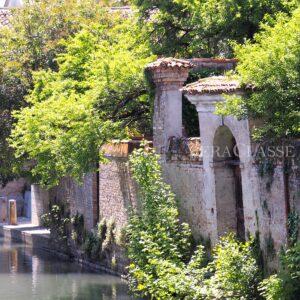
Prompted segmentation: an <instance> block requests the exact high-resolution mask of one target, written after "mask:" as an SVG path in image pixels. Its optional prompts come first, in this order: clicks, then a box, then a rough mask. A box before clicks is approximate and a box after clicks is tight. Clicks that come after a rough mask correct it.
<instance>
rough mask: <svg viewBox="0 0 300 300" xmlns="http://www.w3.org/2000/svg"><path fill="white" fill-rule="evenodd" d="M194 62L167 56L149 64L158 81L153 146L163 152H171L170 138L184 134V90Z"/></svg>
mask: <svg viewBox="0 0 300 300" xmlns="http://www.w3.org/2000/svg"><path fill="white" fill-rule="evenodd" d="M192 67H193V65H192V64H191V63H190V62H188V61H186V60H179V59H174V58H164V59H159V60H158V61H156V62H154V63H152V64H149V65H148V66H147V68H146V70H147V71H149V72H150V73H151V76H152V80H153V82H154V84H155V87H156V90H155V101H154V117H153V145H154V147H155V149H156V151H157V153H159V154H165V153H166V152H167V147H168V142H169V139H170V137H181V136H182V92H181V88H182V87H183V85H184V83H185V81H186V80H187V77H188V73H189V70H190V69H191V68H192Z"/></svg>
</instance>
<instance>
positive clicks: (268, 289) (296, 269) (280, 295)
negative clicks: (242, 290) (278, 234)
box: [260, 243, 300, 300]
mask: <svg viewBox="0 0 300 300" xmlns="http://www.w3.org/2000/svg"><path fill="white" fill-rule="evenodd" d="M280 260H281V267H280V270H279V272H278V275H273V276H270V277H269V278H267V279H265V280H264V281H263V282H262V283H261V285H260V290H261V293H262V295H263V296H264V297H265V298H266V299H267V300H269V299H272V300H280V299H284V300H296V299H299V295H300V243H297V244H295V245H294V246H292V247H291V248H289V249H287V250H286V251H285V252H283V254H282V255H281V258H280Z"/></svg>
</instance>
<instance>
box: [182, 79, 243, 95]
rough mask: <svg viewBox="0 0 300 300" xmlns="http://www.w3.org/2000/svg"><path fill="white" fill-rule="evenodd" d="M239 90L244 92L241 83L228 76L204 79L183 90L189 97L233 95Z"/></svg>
mask: <svg viewBox="0 0 300 300" xmlns="http://www.w3.org/2000/svg"><path fill="white" fill-rule="evenodd" d="M239 90H242V89H241V85H240V82H239V81H238V80H237V79H232V78H229V77H226V76H212V77H207V78H203V79H200V80H198V81H197V82H194V83H191V84H188V85H186V86H185V87H184V88H183V89H182V91H183V93H184V94H189V95H201V94H221V93H232V92H236V91H239Z"/></svg>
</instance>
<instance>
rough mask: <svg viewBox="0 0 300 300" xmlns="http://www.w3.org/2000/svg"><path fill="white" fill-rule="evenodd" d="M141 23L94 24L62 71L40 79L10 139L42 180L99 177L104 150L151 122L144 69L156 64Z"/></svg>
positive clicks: (79, 37)
mask: <svg viewBox="0 0 300 300" xmlns="http://www.w3.org/2000/svg"><path fill="white" fill-rule="evenodd" d="M107 18H108V17H107ZM133 21H134V20H133V19H127V20H123V19H122V18H120V17H119V18H118V16H113V17H111V18H110V19H109V22H107V20H105V22H103V23H101V24H99V25H98V24H93V25H92V24H91V25H90V26H89V27H88V28H84V29H82V30H81V31H80V32H79V33H78V34H76V35H75V36H74V37H72V38H70V39H69V40H68V41H66V42H64V43H63V44H64V47H65V49H66V51H65V53H63V54H60V55H58V58H57V63H58V71H50V70H48V71H39V72H37V73H35V78H34V89H33V91H32V92H31V94H30V95H29V96H28V97H27V101H28V102H29V104H30V105H29V107H26V108H24V109H22V110H20V111H19V112H17V113H16V114H15V118H16V119H17V121H18V122H17V124H16V126H15V128H14V130H13V132H12V135H11V139H10V141H11V146H12V147H13V148H14V149H15V152H16V156H17V158H18V159H24V160H33V161H34V165H33V167H32V170H31V174H32V176H33V178H34V179H35V180H38V181H39V182H41V183H42V184H44V185H47V186H52V185H55V184H57V183H58V182H59V180H60V178H62V177H63V176H66V175H68V176H72V177H74V178H76V179H78V180H80V179H81V178H82V175H83V174H85V173H87V172H90V171H93V170H95V168H96V163H97V161H98V159H99V149H100V147H101V146H102V145H103V144H104V143H106V142H107V141H109V140H110V139H112V138H117V137H120V136H121V134H124V133H125V132H124V130H121V125H122V129H124V128H125V127H126V126H130V127H131V128H138V124H137V123H138V122H137V121H138V120H139V118H140V117H141V115H143V118H142V122H144V121H145V120H147V117H146V114H147V113H149V103H147V99H148V98H147V95H146V83H145V80H144V77H143V68H144V66H145V64H146V63H148V62H150V61H151V60H153V57H152V56H151V55H150V52H149V49H148V47H147V44H146V43H143V42H142V40H139V35H140V33H139V32H138V28H137V26H134V24H133V23H132V22H133ZM138 41H139V42H138ZM135 122H136V123H135ZM134 124H135V125H134ZM139 125H140V123H139ZM100 159H101V155H100Z"/></svg>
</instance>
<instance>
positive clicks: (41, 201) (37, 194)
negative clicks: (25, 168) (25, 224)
mask: <svg viewBox="0 0 300 300" xmlns="http://www.w3.org/2000/svg"><path fill="white" fill-rule="evenodd" d="M47 212H49V191H47V190H45V189H43V188H42V187H41V186H39V185H37V184H33V185H31V223H32V224H34V225H37V226H39V225H41V216H42V215H43V214H45V213H47Z"/></svg>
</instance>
